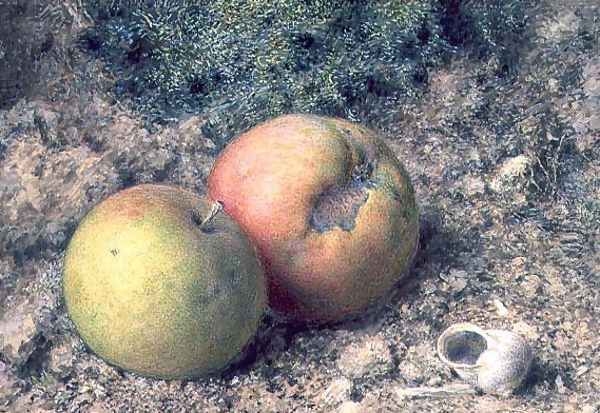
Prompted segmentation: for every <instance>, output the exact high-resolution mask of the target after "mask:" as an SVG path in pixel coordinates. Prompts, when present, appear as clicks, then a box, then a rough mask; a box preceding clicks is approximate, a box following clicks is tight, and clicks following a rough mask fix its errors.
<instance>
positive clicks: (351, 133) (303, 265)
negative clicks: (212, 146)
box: [208, 115, 419, 323]
mask: <svg viewBox="0 0 600 413" xmlns="http://www.w3.org/2000/svg"><path fill="white" fill-rule="evenodd" d="M208 193H209V197H210V198H212V199H214V200H218V201H220V202H222V204H223V208H224V210H225V211H226V212H227V213H228V214H229V215H231V216H232V217H233V218H234V219H235V220H236V221H237V222H238V223H239V224H240V226H241V227H242V228H243V229H244V231H245V232H246V233H247V234H248V235H249V237H250V238H251V239H252V241H253V242H254V243H255V244H256V246H257V247H258V251H259V253H260V256H261V260H262V261H263V265H264V267H265V269H266V272H267V278H268V282H269V304H270V306H271V308H272V309H273V310H275V312H276V313H279V314H281V315H283V316H285V317H287V318H288V319H294V320H297V321H301V322H314V323H330V322H337V321H341V320H344V319H347V318H352V317H355V316H359V315H360V314H361V313H363V312H364V311H365V309H366V308H367V307H369V306H371V305H372V304H375V303H376V302H378V301H379V300H380V299H381V298H382V297H383V296H385V295H386V294H387V293H388V291H390V290H391V289H392V288H393V286H394V285H395V284H396V283H397V282H398V281H399V280H400V279H401V278H403V276H404V275H405V274H406V273H407V272H408V270H409V268H410V266H411V264H412V260H413V257H414V255H415V253H416V250H417V248H418V237H419V217H418V208H417V205H416V201H415V195H414V190H413V187H412V185H411V182H410V178H409V176H408V174H407V172H406V170H405V169H404V167H403V166H402V164H401V163H400V162H399V161H398V159H397V158H396V157H395V155H394V154H393V152H392V151H391V150H390V149H389V147H388V146H387V145H386V144H385V143H384V142H383V140H382V139H380V138H379V137H378V136H377V135H376V133H375V132H373V131H372V130H369V129H367V128H365V127H362V126H360V125H357V124H355V123H351V122H349V121H346V120H343V119H336V118H327V117H320V116H312V115H285V116H281V117H278V118H275V119H272V120H270V121H267V122H265V123H263V124H260V125H258V126H256V127H254V128H253V129H251V130H249V131H247V132H246V133H244V134H242V135H241V136H239V137H238V138H236V139H235V140H234V141H232V142H231V143H230V144H229V145H228V146H227V147H226V148H225V149H224V150H223V151H222V153H221V154H220V155H219V157H218V158H217V160H216V161H215V163H214V165H213V168H212V171H211V173H210V175H209V178H208Z"/></svg>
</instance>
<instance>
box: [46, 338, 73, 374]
mask: <svg viewBox="0 0 600 413" xmlns="http://www.w3.org/2000/svg"><path fill="white" fill-rule="evenodd" d="M72 367H73V348H72V347H71V346H70V345H69V344H68V343H62V344H60V345H58V346H54V347H52V350H50V356H49V361H48V370H49V371H50V372H51V373H52V374H54V375H55V376H56V377H58V378H64V377H66V376H68V375H69V374H70V373H71V370H72Z"/></svg>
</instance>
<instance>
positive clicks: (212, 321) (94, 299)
mask: <svg viewBox="0 0 600 413" xmlns="http://www.w3.org/2000/svg"><path fill="white" fill-rule="evenodd" d="M212 212H213V213H211V203H210V202H209V201H208V200H207V199H206V198H204V197H199V196H197V195H195V194H193V193H191V192H188V191H185V190H183V189H180V188H176V187H172V186H165V185H139V186H135V187H132V188H129V189H126V190H123V191H121V192H118V193H116V194H114V195H112V196H111V197H109V198H107V199H106V200H104V201H103V202H101V203H100V204H98V205H96V206H95V207H94V208H93V209H92V210H91V211H90V212H89V213H88V214H87V215H86V216H85V218H84V219H83V220H82V222H81V223H80V225H79V226H78V228H77V230H76V231H75V233H74V235H73V237H72V238H71V240H70V241H69V245H68V247H67V251H66V255H65V261H64V271H63V280H62V281H63V292H64V297H65V302H66V307H67V311H68V314H69V316H70V317H71V319H72V320H73V323H74V324H75V327H76V329H77V331H78V332H79V334H80V336H81V337H82V339H83V340H84V342H85V343H86V344H87V345H88V347H89V348H90V349H91V350H92V351H94V352H95V353H96V354H98V355H99V356H100V357H102V358H103V359H105V360H106V361H108V362H109V363H111V364H113V365H116V366H119V367H122V368H123V369H126V370H130V371H133V372H136V373H139V374H141V375H144V376H153V377H160V378H169V379H177V378H184V377H195V376H204V375H208V374H211V373H215V372H218V371H220V370H222V369H224V368H226V367H227V366H228V365H229V364H230V363H231V362H232V361H233V360H235V359H236V358H238V357H239V356H240V354H242V352H243V349H244V348H245V346H246V345H247V343H248V342H249V341H250V340H251V339H252V337H253V336H254V335H255V333H256V331H257V328H258V326H259V323H260V321H261V317H262V315H263V312H264V310H265V308H266V304H267V303H266V301H267V298H266V297H267V295H266V294H267V291H266V288H267V286H266V280H265V274H264V271H263V269H262V266H261V264H260V261H259V259H258V257H257V255H256V251H255V249H254V247H253V245H252V244H251V243H250V241H249V240H248V238H247V237H246V236H245V235H244V233H243V232H242V231H241V229H240V227H239V226H238V225H237V224H236V223H235V222H234V221H233V220H232V219H231V218H230V217H228V216H227V215H226V214H224V213H217V214H216V215H215V213H214V212H215V210H212ZM199 217H206V219H204V220H201V219H199Z"/></svg>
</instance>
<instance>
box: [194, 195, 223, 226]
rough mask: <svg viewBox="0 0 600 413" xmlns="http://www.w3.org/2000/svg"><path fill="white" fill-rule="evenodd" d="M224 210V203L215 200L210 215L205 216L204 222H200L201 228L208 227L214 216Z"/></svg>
mask: <svg viewBox="0 0 600 413" xmlns="http://www.w3.org/2000/svg"><path fill="white" fill-rule="evenodd" d="M222 210H223V203H222V202H221V201H215V202H213V204H212V206H211V208H210V211H209V212H208V215H206V217H204V219H203V220H202V222H200V229H202V230H203V229H206V226H207V225H208V224H209V223H210V221H212V220H213V218H214V217H215V216H216V215H217V214H218V213H219V212H221V211H222Z"/></svg>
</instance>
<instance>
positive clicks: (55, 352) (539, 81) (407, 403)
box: [0, 0, 600, 413]
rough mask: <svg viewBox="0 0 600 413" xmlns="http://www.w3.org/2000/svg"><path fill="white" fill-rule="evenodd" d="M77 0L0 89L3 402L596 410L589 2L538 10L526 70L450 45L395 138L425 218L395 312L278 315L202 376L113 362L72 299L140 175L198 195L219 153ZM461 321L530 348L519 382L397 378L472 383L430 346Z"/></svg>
mask: <svg viewBox="0 0 600 413" xmlns="http://www.w3.org/2000/svg"><path fill="white" fill-rule="evenodd" d="M77 4H78V2H77V1H72V2H64V8H65V9H64V10H66V11H65V13H63V16H70V18H69V19H66V20H65V19H63V20H62V21H57V22H55V23H56V25H62V26H61V27H62V29H61V30H60V31H58V32H57V33H59V34H60V35H56V36H53V37H52V42H51V43H52V44H51V45H48V44H46V45H45V47H41V46H40V48H39V49H36V50H34V51H33V52H35V53H37V54H38V55H39V57H38V58H37V59H36V60H35V65H33V66H28V65H29V64H30V63H31V62H30V61H29V60H28V57H27V56H29V55H23V56H24V57H23V56H21V58H22V60H21V61H20V62H18V64H21V65H22V66H23V67H24V68H30V69H31V70H30V71H29V72H28V73H24V72H19V74H18V75H15V74H13V75H12V76H13V78H14V79H16V81H15V82H17V81H18V82H17V83H18V84H17V83H14V82H13V83H11V84H10V85H8V86H10V88H11V89H10V90H8V89H6V88H5V89H3V93H4V94H3V95H0V96H1V97H2V99H3V101H2V105H0V107H1V108H2V109H1V110H0V205H1V207H0V411H7V412H27V411H32V412H43V411H48V412H51V411H59V412H61V411H82V412H86V411H87V412H104V411H115V412H128V411H157V412H160V411H199V412H228V411H235V412H292V411H295V412H333V411H338V412H346V413H349V412H395V411H407V412H411V411H414V412H421V411H430V412H461V411H464V412H472V411H482V412H488V411H489V412H493V411H511V412H512V411H515V412H517V411H518V412H539V411H552V412H582V413H594V412H600V347H599V346H598V331H599V330H600V322H599V321H598V320H599V317H598V316H599V312H600V288H599V287H600V249H599V248H600V247H599V245H600V58H599V56H600V44H599V36H600V32H599V29H598V27H600V7H599V6H598V5H597V4H595V2H591V1H584V0H581V1H575V0H552V1H549V2H548V3H547V4H544V6H543V7H539V8H537V9H535V10H532V13H533V14H534V16H532V21H531V27H530V28H529V34H528V38H527V39H525V40H524V41H523V45H522V49H523V50H521V51H520V61H519V64H518V67H519V70H518V73H516V74H515V73H512V74H508V73H501V72H500V73H499V72H498V71H497V70H496V68H497V62H494V61H492V60H493V59H492V60H480V59H474V58H472V57H469V56H462V55H457V56H456V57H455V58H454V59H452V61H451V62H449V63H448V64H447V65H446V66H444V67H442V68H439V69H435V70H433V71H432V72H431V73H430V74H429V82H428V89H427V92H426V93H425V94H424V96H423V98H422V99H419V100H418V101H417V102H416V103H414V104H412V105H406V106H403V107H399V108H398V113H399V114H401V115H402V116H398V117H397V118H398V119H400V120H399V121H395V122H393V123H391V124H389V125H387V126H386V127H385V129H384V130H383V131H382V133H383V134H384V135H385V136H386V140H387V143H388V144H389V145H390V146H391V147H392V148H393V150H394V152H395V153H396V154H397V156H398V157H399V159H401V160H402V161H403V162H404V164H405V165H406V167H407V169H408V171H409V172H410V174H411V176H412V179H413V183H414V185H415V188H416V191H417V197H418V201H419V204H420V206H421V212H422V234H421V244H422V249H421V252H420V254H419V256H418V257H417V262H416V265H415V269H414V271H413V276H412V277H411V278H410V280H407V281H405V282H404V283H403V284H402V285H400V286H398V288H397V289H396V290H395V291H394V292H393V294H392V296H391V297H390V299H389V300H388V302H386V304H385V306H383V308H381V309H379V310H378V311H376V312H373V313H371V314H366V315H365V317H364V318H363V319H361V320H357V321H353V322H346V323H343V324H339V325H334V326H326V327H323V328H309V327H303V326H291V325H286V324H280V323H277V322H275V321H274V320H272V319H270V318H268V319H267V320H265V323H264V328H263V331H262V333H261V334H260V336H259V337H258V339H257V342H256V344H255V346H254V347H253V348H252V349H251V351H250V352H249V354H248V356H247V358H246V360H245V361H244V362H242V363H240V364H239V365H237V366H235V367H234V368H232V369H231V370H230V371H228V372H227V373H226V374H225V375H223V376H222V377H215V378H211V379H202V380H193V381H177V380H174V381H164V380H154V379H145V378H141V377H138V376H136V375H134V374H130V373H125V372H122V371H120V370H118V369H116V368H114V367H111V366H109V365H107V364H106V363H105V362H103V361H102V360H101V359H99V358H98V357H96V356H95V355H94V354H92V353H90V352H89V351H88V350H87V349H86V348H85V346H84V344H83V343H82V342H81V340H80V339H79V337H78V336H77V335H76V333H75V331H74V329H73V326H72V324H71V322H70V321H69V319H68V317H67V315H66V313H65V309H64V304H63V301H62V297H61V292H60V287H59V282H60V277H61V266H62V254H63V251H64V247H65V245H66V243H67V241H68V239H69V237H70V235H71V234H72V232H73V230H74V228H75V226H76V225H77V223H78V222H79V221H80V220H81V218H82V217H83V215H84V214H85V213H86V212H87V211H88V210H89V209H90V208H91V207H92V206H93V205H94V204H95V203H97V202H99V201H100V200H102V199H103V198H105V197H106V196H108V195H110V194H112V193H114V192H115V191H117V190H119V189H122V188H124V187H126V186H130V185H132V184H135V183H141V182H168V183H173V184H177V185H180V186H182V187H184V188H187V189H191V190H195V191H197V192H199V193H203V192H205V182H206V177H207V174H208V172H209V170H210V167H211V165H212V162H213V160H214V156H215V150H214V148H215V143H214V142H212V141H211V140H210V139H208V138H206V137H204V136H203V135H202V133H201V126H202V124H203V122H204V119H203V117H202V116H190V117H187V118H182V119H178V120H177V121H176V122H173V123H171V124H169V125H166V126H153V127H149V126H148V125H147V124H146V123H145V122H143V121H142V115H141V114H139V113H138V112H136V111H135V110H134V109H133V108H131V107H129V106H128V105H126V104H122V103H121V102H119V101H118V100H117V99H116V98H115V96H113V95H112V92H111V90H112V89H111V87H110V84H111V79H110V75H109V74H108V73H107V72H106V71H104V70H103V68H102V64H101V62H99V61H98V60H96V59H93V58H91V57H90V56H88V55H86V54H84V53H82V52H81V51H80V50H79V49H78V48H73V47H68V34H69V33H71V32H73V33H75V32H77V31H78V30H81V28H82V27H84V26H85V25H86V20H85V16H80V15H78V14H77V13H76V12H73V13H70V12H69V10H70V8H75V6H76V5H77ZM0 7H2V6H0ZM64 10H63V11H64ZM41 11H43V10H41ZM25 12H26V11H23V13H25ZM19 30H20V31H17V33H21V35H22V36H30V37H31V33H30V31H31V30H33V28H32V27H30V26H26V25H25V24H23V25H22V26H19ZM47 30H50V31H51V30H55V29H54V26H52V27H50V28H49V29H47ZM33 33H34V34H35V36H40V37H39V39H41V40H40V42H41V43H42V45H43V43H44V41H45V39H46V37H45V36H42V34H43V33H42V34H40V32H39V31H34V32H33ZM36 39H37V38H36ZM6 50H7V49H6V47H5V45H4V46H3V44H2V43H0V53H3V56H5V55H9V54H11V53H12V52H10V53H9V52H7V51H6ZM33 52H32V53H33ZM13 58H16V57H15V56H13ZM2 86H3V87H4V86H6V85H2ZM459 321H468V322H472V323H476V324H478V325H480V326H482V327H486V328H506V329H511V330H513V331H516V332H518V333H520V334H522V335H523V336H524V337H526V338H527V339H528V340H529V341H530V342H531V344H532V346H533V347H534V349H535V352H536V356H535V360H534V365H533V368H532V371H531V372H530V375H529V377H528V379H527V380H526V382H525V384H524V386H523V387H522V388H521V389H519V390H518V391H517V393H516V394H515V395H513V396H511V397H505V398H498V397H493V396H487V395H478V394H475V395H473V394H470V395H460V396H445V397H439V398H436V397H418V396H410V395H409V396H407V394H409V393H407V392H405V391H403V390H404V389H405V388H407V387H411V388H412V387H419V386H430V387H438V386H443V385H449V384H456V383H458V382H459V380H458V379H457V378H456V376H455V375H454V374H453V373H452V372H451V371H450V370H449V369H448V368H447V367H446V366H444V365H443V364H442V363H441V362H440V360H439V359H438V358H437V357H436V355H435V341H436V339H437V337H438V336H439V334H440V333H441V332H442V331H443V330H444V329H445V328H446V327H447V326H449V325H450V324H452V323H455V322H459Z"/></svg>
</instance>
